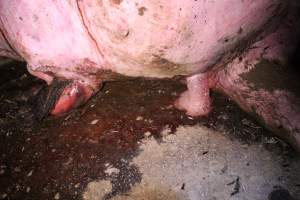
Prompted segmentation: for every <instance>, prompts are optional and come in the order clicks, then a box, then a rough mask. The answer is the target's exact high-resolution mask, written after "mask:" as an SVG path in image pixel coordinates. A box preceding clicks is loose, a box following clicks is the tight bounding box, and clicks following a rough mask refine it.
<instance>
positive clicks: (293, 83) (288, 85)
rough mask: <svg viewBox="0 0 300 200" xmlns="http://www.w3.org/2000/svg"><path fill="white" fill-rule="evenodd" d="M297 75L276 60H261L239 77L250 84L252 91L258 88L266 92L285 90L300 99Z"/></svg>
mask: <svg viewBox="0 0 300 200" xmlns="http://www.w3.org/2000/svg"><path fill="white" fill-rule="evenodd" d="M297 75H298V74H297V73H295V72H294V71H292V70H291V69H289V68H288V67H286V66H283V65H281V64H280V63H279V62H278V61H276V60H266V59H264V60H262V61H261V62H259V63H258V64H256V65H255V67H254V68H253V69H252V70H251V71H249V72H247V73H243V74H241V77H242V78H243V79H245V80H246V81H248V82H250V83H251V85H252V87H253V89H255V90H257V89H260V88H263V89H266V90H267V91H271V92H272V91H274V90H279V89H280V90H285V91H288V92H292V93H293V94H294V95H296V96H297V97H300V94H299V93H300V82H299V81H298V77H297Z"/></svg>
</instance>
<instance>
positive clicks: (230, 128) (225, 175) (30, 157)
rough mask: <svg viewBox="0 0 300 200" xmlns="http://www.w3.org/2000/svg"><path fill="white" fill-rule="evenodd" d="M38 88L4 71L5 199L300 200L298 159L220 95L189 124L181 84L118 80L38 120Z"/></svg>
mask: <svg viewBox="0 0 300 200" xmlns="http://www.w3.org/2000/svg"><path fill="white" fill-rule="evenodd" d="M40 86H41V82H39V81H38V80H36V79H35V78H33V77H32V76H30V75H29V74H28V73H27V72H26V69H25V66H24V63H15V62H7V63H6V64H3V63H2V65H0V91H1V92H0V199H113V200H116V199H117V200H119V199H125V200H129V199H132V200H135V199H140V200H143V199H144V200H154V199H155V200H165V199H170V200H173V199H175V200H176V199H180V200H182V199H187V200H199V199H203V200H223V199H238V200H244V199H245V200H246V199H249V200H250V199H251V200H256V199H257V200H264V199H271V200H276V199H277V200H279V199H287V200H288V199H300V167H299V166H300V156H299V155H297V154H296V153H295V152H294V151H293V150H292V149H291V148H290V147H289V146H288V145H287V144H286V143H284V142H283V141H281V140H280V139H278V138H275V137H273V136H272V135H271V133H269V132H268V131H266V130H265V129H264V128H263V127H261V126H260V125H259V124H257V123H256V122H255V120H253V119H252V118H251V117H249V116H248V115H247V114H246V113H244V112H242V111H241V110H240V109H239V108H238V107H237V106H236V105H235V104H234V103H233V102H231V101H230V100H228V99H226V98H224V97H222V96H220V95H218V94H214V93H213V94H212V96H213V99H214V109H213V112H212V113H211V114H210V115H209V116H207V117H202V118H191V117H188V116H186V115H185V114H184V113H183V112H181V111H178V110H176V109H175V108H174V107H173V106H172V103H173V102H174V100H175V99H176V98H177V97H178V95H179V94H180V92H182V91H184V89H185V87H184V85H182V84H181V83H180V82H179V81H176V80H143V79H136V80H130V81H124V82H113V83H108V84H106V85H105V86H104V88H103V90H102V92H101V93H99V94H98V95H96V96H95V98H93V99H92V100H91V101H90V102H89V103H88V104H86V105H84V106H83V107H81V108H79V109H77V110H76V111H74V112H72V113H70V114H67V115H65V116H62V117H59V118H53V117H48V118H46V119H44V120H43V121H37V120H36V119H35V117H34V116H35V113H36V112H37V111H36V110H35V104H34V99H35V97H34V94H35V93H36V91H37V90H38V89H39V88H40ZM291 196H292V197H293V198H292V197H291Z"/></svg>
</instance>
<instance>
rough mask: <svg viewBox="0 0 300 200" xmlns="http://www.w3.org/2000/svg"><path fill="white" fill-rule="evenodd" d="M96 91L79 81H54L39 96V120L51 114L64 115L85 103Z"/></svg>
mask: <svg viewBox="0 0 300 200" xmlns="http://www.w3.org/2000/svg"><path fill="white" fill-rule="evenodd" d="M93 94H94V90H93V89H92V88H91V87H90V86H88V85H85V84H83V83H80V82H79V81H70V80H54V81H53V82H52V84H51V85H50V86H49V87H48V88H46V89H45V90H42V91H41V92H40V93H39V94H38V99H37V109H38V111H37V118H38V119H42V118H44V117H46V116H47V115H48V114H49V113H50V114H52V115H57V116H58V115H62V114H65V113H67V112H70V111H71V110H72V109H74V108H76V107H78V106H80V105H82V104H83V103H85V102H86V101H87V100H88V99H89V98H90V97H91V96H92V95H93Z"/></svg>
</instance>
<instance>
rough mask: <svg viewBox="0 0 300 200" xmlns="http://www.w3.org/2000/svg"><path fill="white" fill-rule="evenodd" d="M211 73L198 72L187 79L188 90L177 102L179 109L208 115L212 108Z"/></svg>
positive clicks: (193, 113)
mask: <svg viewBox="0 0 300 200" xmlns="http://www.w3.org/2000/svg"><path fill="white" fill-rule="evenodd" d="M211 78H212V77H211V75H210V74H209V73H203V74H197V75H194V76H191V77H188V78H187V80H186V82H187V83H186V84H187V91H185V92H184V93H182V94H181V96H180V98H179V99H178V100H177V101H176V102H175V106H176V107H177V108H178V109H181V110H186V111H187V114H188V115H191V116H201V115H207V114H208V113H209V112H210V110H211V99H210V96H209V90H210V85H211V80H212V79H211Z"/></svg>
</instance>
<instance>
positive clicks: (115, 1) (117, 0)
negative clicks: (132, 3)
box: [110, 0, 123, 5]
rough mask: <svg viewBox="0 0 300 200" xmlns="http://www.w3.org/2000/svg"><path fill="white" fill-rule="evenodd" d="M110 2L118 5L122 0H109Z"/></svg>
mask: <svg viewBox="0 0 300 200" xmlns="http://www.w3.org/2000/svg"><path fill="white" fill-rule="evenodd" d="M110 1H111V2H112V3H114V4H117V5H120V4H121V3H122V1H123V0H110Z"/></svg>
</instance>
